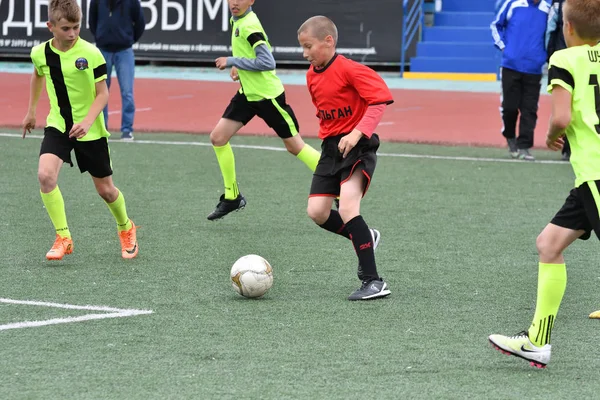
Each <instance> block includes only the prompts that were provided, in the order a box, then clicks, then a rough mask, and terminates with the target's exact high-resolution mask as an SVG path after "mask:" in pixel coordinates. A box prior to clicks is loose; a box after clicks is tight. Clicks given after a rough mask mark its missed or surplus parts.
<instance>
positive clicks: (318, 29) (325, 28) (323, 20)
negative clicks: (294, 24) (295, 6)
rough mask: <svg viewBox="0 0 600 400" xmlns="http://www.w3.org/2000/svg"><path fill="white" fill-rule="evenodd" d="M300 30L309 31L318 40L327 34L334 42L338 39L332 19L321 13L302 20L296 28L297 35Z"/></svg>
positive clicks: (323, 38)
mask: <svg viewBox="0 0 600 400" xmlns="http://www.w3.org/2000/svg"><path fill="white" fill-rule="evenodd" d="M302 32H309V33H310V35H312V36H314V37H316V38H317V39H319V40H325V38H326V37H327V36H331V37H332V38H333V42H334V43H335V44H337V41H338V30H337V27H336V26H335V24H334V23H333V21H332V20H330V19H329V18H327V17H325V16H323V15H316V16H314V17H310V18H309V19H307V20H306V21H304V23H303V24H302V25H301V26H300V28H299V29H298V35H300V34H301V33H302Z"/></svg>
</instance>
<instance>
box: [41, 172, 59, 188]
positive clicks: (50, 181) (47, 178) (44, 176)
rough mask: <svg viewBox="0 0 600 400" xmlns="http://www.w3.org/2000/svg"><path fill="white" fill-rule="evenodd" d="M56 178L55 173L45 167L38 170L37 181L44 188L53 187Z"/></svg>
mask: <svg viewBox="0 0 600 400" xmlns="http://www.w3.org/2000/svg"><path fill="white" fill-rule="evenodd" d="M57 180H58V176H57V174H56V173H55V172H54V171H52V170H50V169H47V168H40V169H39V170H38V181H39V182H40V186H41V187H42V188H45V189H50V190H51V189H54V187H55V186H56V183H57Z"/></svg>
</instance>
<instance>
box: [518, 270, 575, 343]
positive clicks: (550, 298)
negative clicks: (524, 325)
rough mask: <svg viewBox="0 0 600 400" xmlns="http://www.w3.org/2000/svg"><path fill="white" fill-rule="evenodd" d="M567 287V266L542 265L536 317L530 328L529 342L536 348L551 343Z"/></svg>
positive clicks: (539, 274) (539, 275) (539, 273)
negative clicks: (555, 321)
mask: <svg viewBox="0 0 600 400" xmlns="http://www.w3.org/2000/svg"><path fill="white" fill-rule="evenodd" d="M566 287H567V267H566V266H565V264H544V263H540V267H539V272H538V291H537V302H536V307H535V315H534V317H533V322H532V323H531V326H530V327H529V331H528V333H529V340H531V342H532V343H533V344H535V345H536V346H539V347H541V346H544V345H545V344H548V343H550V335H551V333H552V327H553V326H554V319H555V318H556V314H557V313H558V308H559V307H560V302H561V300H562V297H563V294H564V293H565V288H566Z"/></svg>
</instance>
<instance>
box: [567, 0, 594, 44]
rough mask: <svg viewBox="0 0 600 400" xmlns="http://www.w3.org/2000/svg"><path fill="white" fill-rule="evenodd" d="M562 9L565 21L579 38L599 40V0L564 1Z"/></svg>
mask: <svg viewBox="0 0 600 400" xmlns="http://www.w3.org/2000/svg"><path fill="white" fill-rule="evenodd" d="M563 7H564V9H563V13H564V19H565V21H568V22H570V23H571V24H572V25H573V29H575V32H577V35H578V36H579V37H580V38H582V39H584V40H586V39H587V40H597V39H600V0H566V1H565V3H564V5H563Z"/></svg>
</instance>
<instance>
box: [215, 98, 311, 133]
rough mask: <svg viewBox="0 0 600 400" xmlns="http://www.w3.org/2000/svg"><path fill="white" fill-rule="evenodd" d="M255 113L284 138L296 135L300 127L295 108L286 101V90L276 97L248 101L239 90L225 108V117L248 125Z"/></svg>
mask: <svg viewBox="0 0 600 400" xmlns="http://www.w3.org/2000/svg"><path fill="white" fill-rule="evenodd" d="M255 115H258V116H259V117H260V118H262V119H263V121H265V122H266V123H267V125H269V126H270V127H271V128H272V129H273V130H274V131H275V133H277V136H279V137H280V138H282V139H288V138H291V137H292V136H296V135H297V134H298V130H299V129H300V128H299V125H298V120H297V119H296V116H295V115H294V110H292V107H290V106H289V105H288V104H287V103H286V102H285V92H283V93H281V94H280V95H279V96H277V97H276V98H274V99H265V100H261V101H248V99H247V98H246V95H244V94H243V93H240V92H237V93H236V94H235V96H233V98H232V99H231V101H230V102H229V105H228V106H227V108H226V109H225V112H224V113H223V118H227V119H231V120H234V121H238V122H241V123H242V124H244V125H246V124H247V123H248V122H250V120H251V119H252V118H254V116H255Z"/></svg>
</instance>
